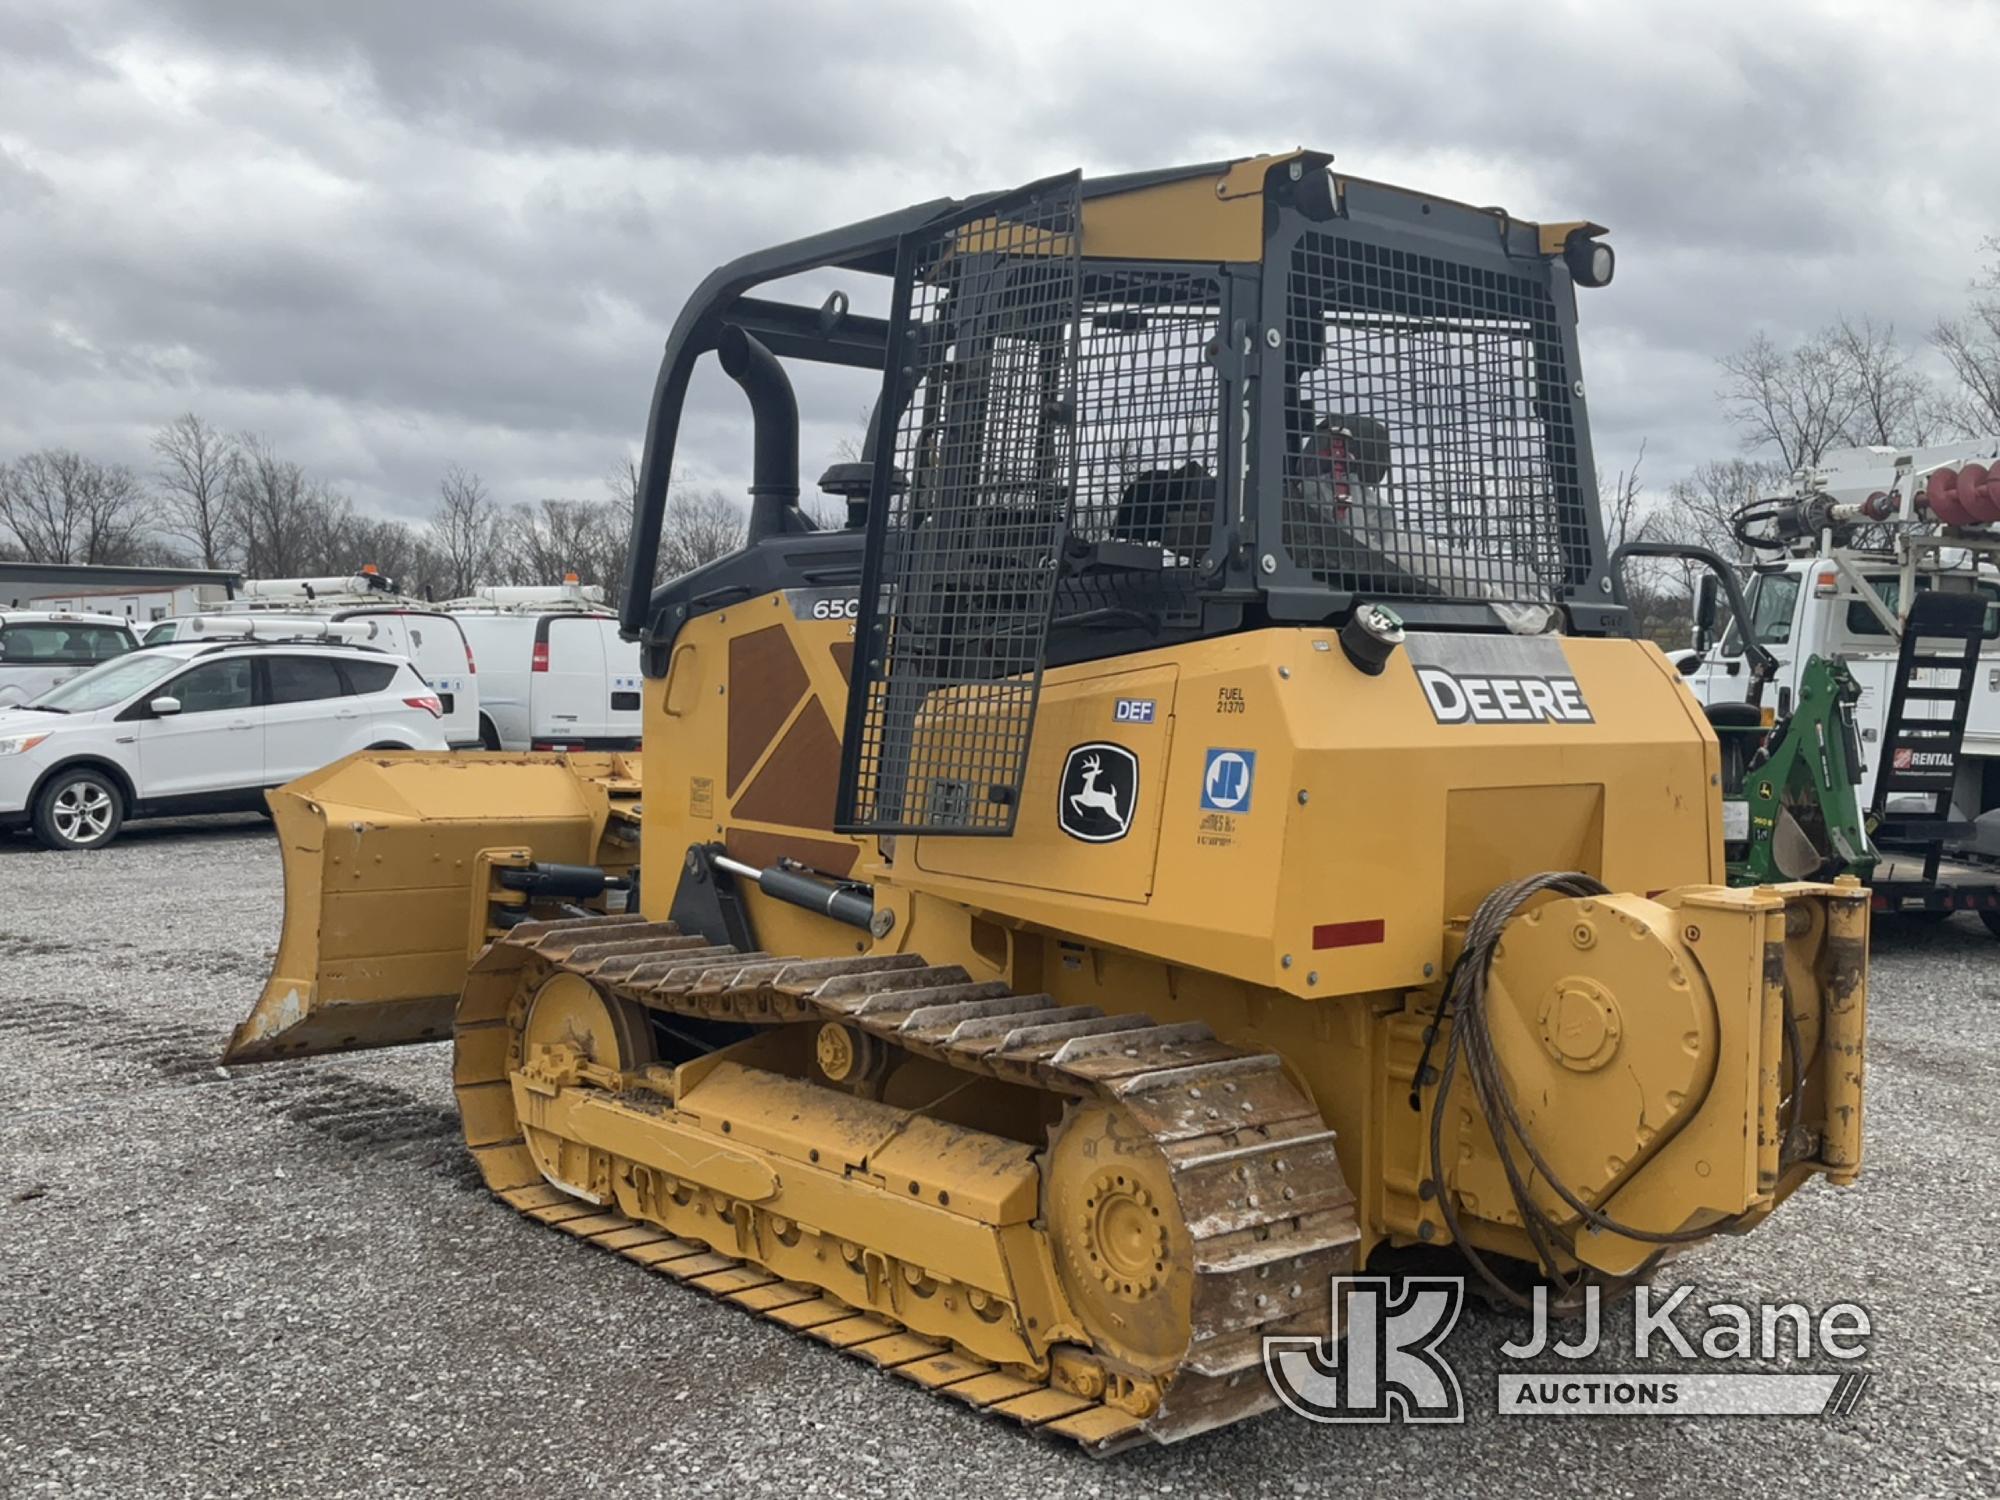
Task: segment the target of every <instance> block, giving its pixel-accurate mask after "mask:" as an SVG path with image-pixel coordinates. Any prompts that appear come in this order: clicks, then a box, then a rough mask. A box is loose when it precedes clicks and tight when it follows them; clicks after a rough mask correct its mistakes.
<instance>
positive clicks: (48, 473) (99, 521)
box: [0, 448, 153, 563]
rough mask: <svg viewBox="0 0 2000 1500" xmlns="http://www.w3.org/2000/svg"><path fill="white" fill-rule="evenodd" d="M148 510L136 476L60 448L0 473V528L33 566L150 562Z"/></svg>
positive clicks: (118, 466)
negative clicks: (142, 559)
mask: <svg viewBox="0 0 2000 1500" xmlns="http://www.w3.org/2000/svg"><path fill="white" fill-rule="evenodd" d="M151 520H152V516H151V506H150V504H149V502H148V498H147V495H146V492H145V490H144V489H143V488H142V487H141V485H140V483H139V476H138V475H136V474H134V473H133V472H132V471H131V470H130V469H128V468H126V467H125V466H124V465H123V464H101V463H98V462H97V461H96V460H94V459H89V458H85V457H84V456H83V455H82V454H81V453H77V452H75V451H73V450H71V449H68V448H44V449H41V450H40V451H38V452H35V453H28V454H24V455H23V456H22V457H20V458H19V459H16V460H15V461H14V462H13V463H11V464H7V465H4V466H0V526H4V527H5V528H6V530H7V531H9V532H11V533H12V534H13V537H14V541H15V543H16V544H17V545H18V546H19V548H20V550H21V553H22V554H23V556H25V557H27V558H28V559H30V560H32V561H35V562H55V563H131V562H135V561H138V560H140V559H141V558H144V557H150V556H151V555H152V551H153V549H152V548H151V547H150V546H149V545H148V541H147V532H148V529H149V527H150V524H151Z"/></svg>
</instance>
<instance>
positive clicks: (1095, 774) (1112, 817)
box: [1056, 743, 1139, 844]
mask: <svg viewBox="0 0 2000 1500" xmlns="http://www.w3.org/2000/svg"><path fill="white" fill-rule="evenodd" d="M1138 800H1139V758H1138V757H1137V756H1135V755H1134V754H1133V753H1132V752H1131V751H1130V750H1127V749H1126V748H1125V747H1124V746H1123V745H1113V744H1108V743H1100V744H1094V745H1078V746H1077V747H1076V748H1075V749H1074V750H1071V751H1070V752H1069V757H1068V759H1067V760H1065V761H1064V762H1063V776H1062V792H1061V802H1060V805H1059V806H1058V807H1057V809H1056V822H1057V823H1058V824H1060V825H1061V827H1062V831H1063V832H1064V833H1066V834H1068V835H1069V836H1070V837H1071V838H1073V839H1082V840H1083V841H1084V842H1085V843H1086V844H1108V843H1111V842H1113V841H1114V840H1116V839H1122V838H1124V837H1125V834H1126V832H1127V831H1128V830H1129V829H1130V828H1131V826H1132V814H1133V813H1134V812H1135V811H1136V810H1137V806H1138Z"/></svg>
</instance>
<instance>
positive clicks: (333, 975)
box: [223, 752, 638, 1063]
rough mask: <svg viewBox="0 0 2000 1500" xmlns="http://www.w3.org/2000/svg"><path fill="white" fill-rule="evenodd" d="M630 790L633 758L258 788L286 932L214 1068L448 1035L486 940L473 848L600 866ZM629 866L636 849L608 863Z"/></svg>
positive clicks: (436, 761) (314, 777)
mask: <svg viewBox="0 0 2000 1500" xmlns="http://www.w3.org/2000/svg"><path fill="white" fill-rule="evenodd" d="M637 795H638V758H637V757H636V756H634V757H631V758H630V759H627V758H626V757H624V756H615V755H576V756H556V755H508V754H492V755H478V754H472V755H467V754H449V755H439V754H428V753H403V752H397V753H387V754H385V753H377V752H368V753H363V754H359V755H351V756H349V757H348V758H347V759H345V760H342V761H338V762H336V763H335V764H333V765H331V766H327V767H325V768H324V769H322V770H319V771H315V772H313V773H312V774H311V775H308V776H302V777H300V778H299V779H298V780H297V781H294V782H291V783H290V784H288V785H286V786H282V787H279V788H277V789H276V790H275V791H272V792H270V793H268V794H267V800H268V801H269V803H270V808H271V816H272V820H273V821H274V822H275V824H276V825H277V834H278V843H279V847H280V849H281V851H282V854H283V860H284V871H285V917H284V926H283V928H282V930H281V932H280V934H279V939H278V954H277V958H276V960H275V961H274V963H273V964H272V968H271V977H270V978H269V980H267V981H266V983H265V985H264V992H263V994H262V995H261V996H260V997H259V999H258V1001H257V1004H256V1006H255V1007H254V1008H253V1009H252V1010H251V1012H250V1014H249V1016H248V1017H247V1018H246V1019H245V1020H244V1021H243V1023H242V1024H241V1025H240V1026H238V1027H237V1028H236V1031H235V1034H234V1035H233V1036H232V1037H231V1038H230V1041H229V1046H228V1048H227V1049H226V1050H225V1052H224V1053H223V1061H224V1062H229V1063H248V1062H270V1061H275V1060H277V1059H280V1058H293V1057H307V1056H311V1055H313V1054H315V1053H325V1052H351V1051H358V1050H360V1049H363V1048H369V1047H394V1046H400V1045H403V1044H405V1043H409V1042H427V1041H439V1040H443V1039H444V1038H446V1037H449V1036H450V1035H451V1023H452V1011H453V1009H454V1007H455V1006H456V1004H457V1001H458V994H459V990H460V989H461V988H462V986H463V985H464V982H465V975H466V971H467V970H468V968H469V967H470V966H471V962H472V960H473V958H475V957H476V956H477V954H478V951H479V949H480V948H482V947H483V946H484V945H485V941H486V938H487V931H486V921H485V909H484V905H483V903H484V902H485V900H486V894H487V893H486V890H485V889H484V886H485V881H486V873H485V871H486V866H485V865H484V864H482V863H481V862H480V859H479V856H480V855H481V853H484V852H488V851H496V852H498V851H506V852H510V853H512V852H519V853H525V854H527V855H528V856H530V857H532V858H534V859H537V860H543V861H554V862H560V863H564V864H581V865H604V864H607V863H609V861H608V860H607V851H606V849H605V847H604V841H605V834H606V829H607V825H608V824H609V823H610V822H611V821H612V812H613V806H614V802H622V803H625V804H626V805H628V806H629V805H630V804H632V803H634V802H636V799H637ZM620 821H621V825H622V820H620ZM637 857H638V846H637V843H636V842H633V843H631V844H630V845H629V846H627V847H626V848H624V849H623V850H621V851H618V853H617V860H618V863H622V864H631V863H633V862H634V861H636V859H637ZM475 886H477V887H478V889H475ZM475 902H478V903H481V905H480V906H479V908H478V916H479V921H478V923H477V925H475V923H474V911H475V906H474V903H475Z"/></svg>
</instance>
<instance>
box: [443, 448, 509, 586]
mask: <svg viewBox="0 0 2000 1500" xmlns="http://www.w3.org/2000/svg"><path fill="white" fill-rule="evenodd" d="M498 523H499V512H498V508H497V507H496V506H495V505H494V503H493V499H492V497H491V496H490V495H489V494H488V493H487V492H486V485H485V483H484V482H483V481H482V480H481V479H480V477H479V476H478V475H477V474H473V473H468V472H467V471H466V470H464V469H461V468H460V467H458V465H457V464H453V465H452V466H451V467H450V468H448V469H446V470H445V472H444V478H443V480H442V481H441V482H440V483H439V485H438V504H437V509H436V510H435V511H433V512H432V513H431V523H430V526H429V527H428V528H427V530H426V533H425V541H426V542H427V543H428V546H429V549H430V552H431V554H432V556H433V558H434V559H435V562H436V574H437V576H436V577H435V578H434V579H431V580H430V582H432V583H433V584H434V585H435V587H436V588H437V589H439V590H441V591H442V592H443V594H444V596H445V597H447V598H452V599H456V598H460V597H462V596H464V595H466V594H469V593H471V592H472V591H473V590H474V589H475V588H477V587H478V586H479V585H480V584H481V583H483V582H485V581H486V578H487V575H488V574H490V573H491V572H492V571H493V567H494V562H495V559H496V553H497V550H498V549H497V541H498V538H497V535H496V532H497V528H498Z"/></svg>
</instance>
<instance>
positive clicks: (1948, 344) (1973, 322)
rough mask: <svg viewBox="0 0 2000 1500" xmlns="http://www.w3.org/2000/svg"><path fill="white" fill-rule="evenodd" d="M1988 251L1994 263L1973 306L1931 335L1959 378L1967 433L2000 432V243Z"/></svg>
mask: <svg viewBox="0 0 2000 1500" xmlns="http://www.w3.org/2000/svg"><path fill="white" fill-rule="evenodd" d="M1985 249H1986V251H1987V252H1988V254H1990V255H1991V256H1992V257H1993V259H1992V260H1991V261H1990V262H1989V263H1988V265H1987V267H1986V272H1985V274H1984V275H1983V276H1981V277H1980V278H1979V279H1978V280H1977V281H1975V282H1974V283H1973V288H1972V289H1973V291H1974V293H1975V294H1976V295H1975V296H1974V297H1973V299H1972V306H1971V307H1970V308H1968V309H1967V311H1966V312H1965V314H1964V315H1963V316H1962V317H1957V318H1940V319H1939V320H1938V323H1937V326H1936V327H1935V328H1933V329H1932V330H1931V343H1932V344H1933V345H1934V346H1935V347H1936V349H1937V351H1938V352H1939V353H1940V354H1942V355H1943V356H1944V358H1945V363H1947V364H1948V365H1950V366H1951V372H1952V374H1953V375H1955V376H1957V377H1958V384H1959V399H1958V401H1957V402H1956V403H1955V415H1956V416H1957V418H1958V421H1959V423H1960V425H1961V426H1962V427H1963V428H1964V429H1965V430H1966V431H1967V432H2000V238H1995V239H1989V240H1987V241H1986V242H1985Z"/></svg>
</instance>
